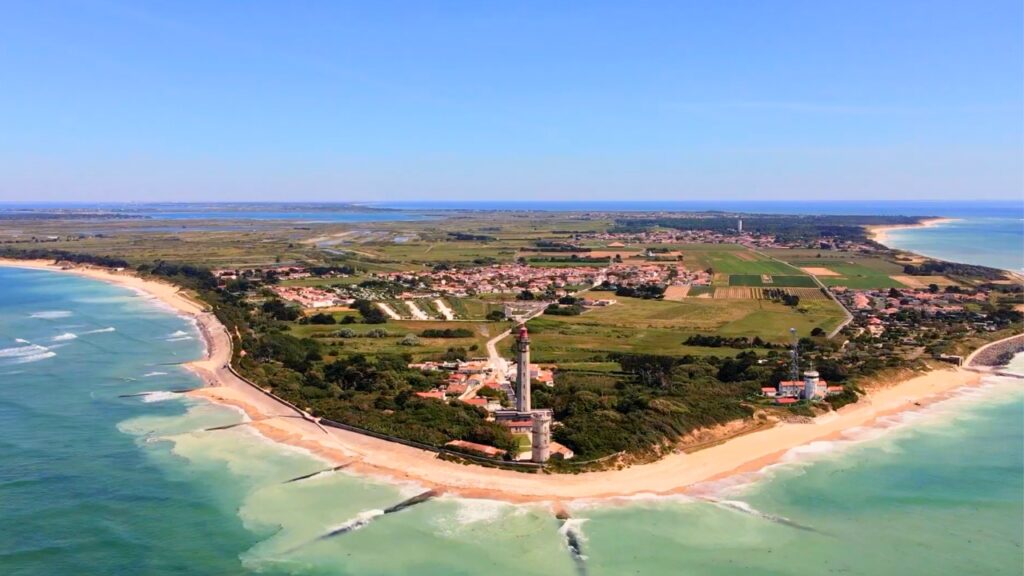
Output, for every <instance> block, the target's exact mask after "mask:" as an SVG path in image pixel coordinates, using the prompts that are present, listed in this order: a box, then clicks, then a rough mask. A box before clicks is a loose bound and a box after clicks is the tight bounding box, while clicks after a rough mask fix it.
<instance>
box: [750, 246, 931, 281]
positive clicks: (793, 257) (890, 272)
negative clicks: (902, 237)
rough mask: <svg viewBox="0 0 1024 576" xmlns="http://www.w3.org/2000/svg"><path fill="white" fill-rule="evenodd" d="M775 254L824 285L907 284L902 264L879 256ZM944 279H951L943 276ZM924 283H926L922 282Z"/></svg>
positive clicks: (819, 253) (793, 252) (831, 253)
mask: <svg viewBox="0 0 1024 576" xmlns="http://www.w3.org/2000/svg"><path fill="white" fill-rule="evenodd" d="M769 253H770V254H771V255H772V256H775V257H776V258H779V259H782V260H785V261H786V262H788V263H789V264H792V265H793V266H795V267H797V268H800V269H801V270H802V271H804V272H805V273H808V274H813V275H814V276H815V277H817V278H818V280H820V281H821V283H822V284H824V285H826V286H846V287H847V288H853V289H885V288H906V287H909V286H908V284H907V283H906V282H904V281H903V280H902V278H905V277H904V276H902V274H903V265H902V264H899V263H896V262H892V261H890V260H887V259H885V258H883V257H878V256H862V255H859V254H850V253H845V252H831V251H828V250H821V251H814V250H771V251H769ZM943 280H944V283H940V285H946V284H949V283H950V282H951V281H950V280H948V279H945V278H944V277H943ZM925 285H926V286H927V283H926V284H925Z"/></svg>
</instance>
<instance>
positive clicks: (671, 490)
mask: <svg viewBox="0 0 1024 576" xmlns="http://www.w3.org/2000/svg"><path fill="white" fill-rule="evenodd" d="M0 266H13V267H20V268H31V269H40V270H49V271H54V272H67V273H73V274H77V275H80V276H85V277H89V278H92V279H95V280H101V281H105V282H109V283H112V284H116V285H120V286H125V287H129V288H132V289H135V290H138V291H142V292H144V293H146V294H148V295H150V296H152V297H153V298H155V299H157V300H159V301H161V302H163V303H165V304H168V305H170V306H171V307H173V308H174V309H175V311H177V312H178V313H180V314H182V315H185V316H188V317H190V318H193V319H195V321H196V324H197V326H198V328H199V331H200V333H201V335H202V337H203V339H204V340H205V341H206V354H205V357H204V358H202V359H199V360H195V361H192V362H189V363H187V364H186V367H187V368H188V369H190V370H191V371H192V372H194V373H195V374H196V375H197V376H199V377H200V378H201V379H202V380H203V382H204V384H205V387H203V388H199V389H196V390H193V391H191V392H189V393H188V394H189V396H192V397H197V398H204V399H206V400H209V401H211V402H215V403H218V404H223V405H229V406H234V407H236V408H240V409H241V410H243V411H244V412H245V414H246V415H247V416H248V418H249V420H250V422H249V424H248V425H249V426H251V427H253V428H254V429H255V430H256V431H257V432H259V433H260V434H262V435H263V436H265V437H267V438H268V439H270V440H273V441H276V442H280V443H284V444H288V445H292V446H297V447H301V448H305V449H307V450H309V451H311V452H313V453H314V454H316V455H318V456H320V457H323V458H324V459H326V460H328V461H330V462H333V463H334V464H335V465H342V464H345V465H348V468H349V469H350V470H352V471H354V472H356V473H359V474H363V475H367V476H371V477H381V478H385V479H392V480H398V481H403V482H413V483H416V484H420V485H423V486H425V487H428V488H431V489H435V490H438V491H442V492H449V493H452V494H454V495H457V496H463V497H472V498H488V499H495V500H503V501H509V502H567V501H572V500H580V499H610V498H620V497H628V496H636V495H640V494H655V495H669V494H679V493H684V492H687V491H688V490H689V489H691V488H692V487H694V486H695V485H698V484H701V483H704V482H708V481H715V480H720V479H722V478H725V477H729V476H733V475H737V474H745V473H750V472H753V471H756V470H760V469H762V468H764V467H765V466H768V465H770V464H773V463H775V462H778V461H779V460H780V459H781V458H782V457H783V456H784V455H785V453H786V452H787V451H788V450H790V449H792V448H795V447H797V446H802V445H806V444H808V443H811V442H815V441H819V440H829V439H834V438H837V437H840V436H842V434H843V432H844V431H846V430H849V429H851V428H855V427H859V426H865V425H871V424H872V423H873V422H875V421H876V420H877V419H879V418H882V417H885V416H888V415H891V414H894V413H898V412H902V411H906V410H918V409H920V408H921V407H922V406H924V405H927V404H929V403H931V402H935V401H939V400H942V399H944V398H946V397H948V396H949V395H950V394H951V393H952V392H953V391H954V390H956V389H958V388H961V387H964V386H973V385H977V384H978V383H979V382H980V379H981V377H982V375H983V372H979V371H975V370H968V369H964V368H949V369H939V370H933V371H930V372H927V373H924V374H920V375H917V376H914V377H912V378H909V379H906V380H903V381H901V382H896V383H894V384H892V385H891V386H887V387H884V388H879V389H876V390H875V391H873V392H872V393H871V394H869V395H868V396H866V397H864V398H862V399H861V401H860V402H857V403H856V404H851V405H848V406H845V407H843V408H841V409H840V410H838V411H836V412H830V413H828V414H825V415H822V416H819V417H818V418H816V419H814V420H812V421H811V422H809V423H780V424H777V425H775V426H772V427H770V428H767V429H764V430H759V431H756V432H753V433H750V434H746V435H741V436H738V437H735V438H732V439H729V440H727V441H724V442H722V443H721V444H717V445H714V446H711V447H708V448H705V449H702V450H699V451H696V452H692V453H684V452H679V453H674V454H671V455H668V456H666V457H664V458H662V459H661V460H658V461H657V462H653V463H649V464H639V465H634V466H631V467H628V468H624V469H621V470H609V471H600V472H588V473H583V474H576V475H569V474H558V475H550V474H527V473H521V472H515V471H508V470H500V469H494V468H485V467H482V466H472V465H464V464H459V463H454V462H448V461H445V460H440V459H438V458H437V457H436V454H434V453H432V452H427V451H424V450H420V449H416V448H412V447H409V446H405V445H401V444H397V443H393V442H388V441H385V440H380V439H377V438H373V437H369V436H364V435H361V434H358V433H355V432H350V431H346V430H341V429H336V428H324V427H323V426H321V425H320V424H319V423H318V422H316V421H315V419H313V418H311V417H310V416H308V415H306V414H305V413H303V412H301V411H300V410H299V409H297V408H296V407H294V406H290V405H288V404H286V403H284V402H282V401H279V400H278V399H276V398H275V397H273V396H271V395H269V394H268V393H267V392H265V391H263V390H261V389H259V388H257V387H256V386H254V385H252V384H250V383H249V382H247V381H246V380H244V379H242V378H240V377H239V376H238V375H237V374H235V373H234V372H233V371H232V370H231V369H230V367H229V366H228V363H229V361H230V358H231V354H232V352H231V347H232V339H231V337H230V335H229V334H228V332H227V330H226V329H225V328H224V326H223V325H221V324H220V322H218V321H217V319H216V317H215V316H214V315H213V314H212V313H210V312H208V311H206V310H205V309H204V308H203V307H202V306H201V305H200V304H198V303H196V302H194V301H193V300H191V299H189V298H188V297H187V296H186V295H185V294H183V293H182V292H181V290H180V288H178V287H177V286H174V285H172V284H169V283H165V282H161V281H158V280H155V279H144V278H141V277H138V276H135V275H133V274H131V273H129V272H123V273H122V272H115V271H111V270H107V269H102V268H95V267H88V266H74V267H64V266H57V265H54V264H53V263H51V262H49V261H20V260H5V259H0Z"/></svg>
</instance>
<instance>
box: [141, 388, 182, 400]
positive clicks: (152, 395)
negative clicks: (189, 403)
mask: <svg viewBox="0 0 1024 576" xmlns="http://www.w3.org/2000/svg"><path fill="white" fill-rule="evenodd" d="M177 397H178V394H177V393H175V392H165V391H163V390H158V391H156V392H146V393H144V394H143V395H142V401H143V402H146V403H150V402H164V401H167V400H173V399H174V398H177Z"/></svg>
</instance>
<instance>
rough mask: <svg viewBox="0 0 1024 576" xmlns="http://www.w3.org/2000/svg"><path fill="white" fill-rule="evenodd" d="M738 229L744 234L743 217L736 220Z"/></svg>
mask: <svg viewBox="0 0 1024 576" xmlns="http://www.w3.org/2000/svg"><path fill="white" fill-rule="evenodd" d="M736 231H737V232H739V233H740V234H743V218H739V219H737V220H736Z"/></svg>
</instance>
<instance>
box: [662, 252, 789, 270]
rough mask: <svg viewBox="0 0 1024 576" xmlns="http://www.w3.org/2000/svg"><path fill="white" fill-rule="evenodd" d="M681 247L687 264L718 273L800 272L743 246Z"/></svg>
mask: <svg viewBox="0 0 1024 576" xmlns="http://www.w3.org/2000/svg"><path fill="white" fill-rule="evenodd" d="M680 248H681V249H682V253H683V261H684V263H685V264H686V265H687V266H690V267H694V268H698V269H707V268H711V269H712V270H714V271H715V272H716V273H722V274H757V275H760V274H779V275H787V274H797V273H798V272H799V271H797V270H794V269H793V268H792V267H791V266H788V265H786V264H784V263H782V262H777V261H775V260H771V259H769V258H766V257H764V256H761V255H760V254H757V253H755V252H752V251H750V250H747V249H745V248H743V247H742V246H732V245H714V247H713V248H706V249H701V245H694V247H689V246H681V247H680Z"/></svg>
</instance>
